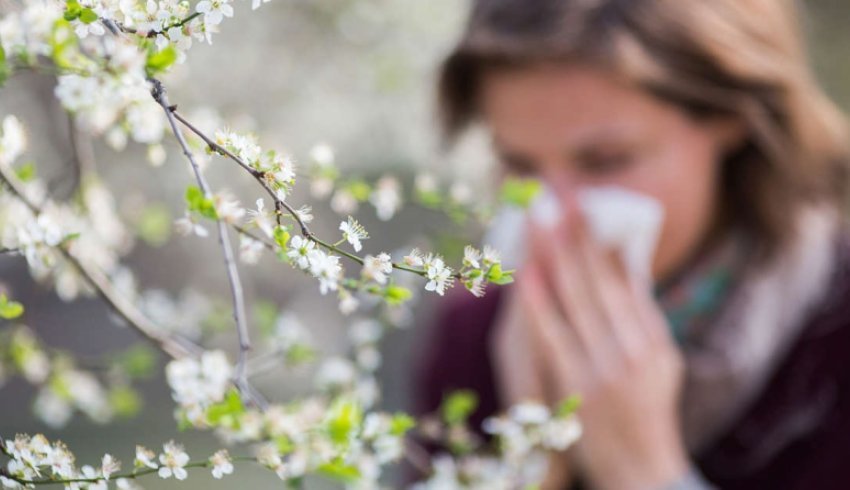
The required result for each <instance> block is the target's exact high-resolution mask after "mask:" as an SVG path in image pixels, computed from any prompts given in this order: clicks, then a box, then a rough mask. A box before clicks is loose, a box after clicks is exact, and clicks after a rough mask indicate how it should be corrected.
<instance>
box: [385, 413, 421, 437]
mask: <svg viewBox="0 0 850 490" xmlns="http://www.w3.org/2000/svg"><path fill="white" fill-rule="evenodd" d="M414 427H416V420H415V419H414V418H413V417H411V416H410V415H407V414H406V413H397V414H395V415H393V418H392V419H390V434H392V435H394V436H402V435H404V434H405V433H406V432H407V431H409V430H410V429H412V428H414Z"/></svg>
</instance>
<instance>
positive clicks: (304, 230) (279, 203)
mask: <svg viewBox="0 0 850 490" xmlns="http://www.w3.org/2000/svg"><path fill="white" fill-rule="evenodd" d="M171 107H172V113H173V114H174V117H175V118H177V120H178V121H180V122H181V123H182V124H183V125H184V126H186V128H188V129H189V130H190V131H191V132H193V133H195V135H197V136H198V137H199V138H201V139H202V140H203V141H204V143H206V144H207V146H208V147H209V148H210V149H211V150H213V151H214V152H216V153H219V154H220V155H223V156H226V157H228V158H230V159H231V160H233V161H234V162H236V163H237V164H238V165H239V166H240V167H242V168H243V169H244V170H245V171H246V172H248V173H249V174H251V176H252V177H254V179H255V180H256V181H257V182H258V183H259V184H260V185H261V186H262V187H263V189H265V190H266V192H267V193H268V194H269V196H270V197H271V198H272V200H273V201H274V203H275V208H276V209H279V208H281V207H282V208H284V209H285V210H286V212H287V213H288V214H289V215H290V216H291V217H292V218H293V219H294V220H295V222H296V223H298V226H299V228H301V235H302V236H303V237H304V238H306V239H308V240H311V241H313V242H315V243H316V244H317V245H319V246H321V247H323V248H325V249H327V250H329V251H333V252H336V253H338V254H340V255H343V256H345V257H347V258H349V259H351V260H353V261H355V262H357V263H358V264H360V265H363V264H364V263H365V260H364V259H363V258H362V257H358V256H357V255H355V254H352V253H350V252H346V251H345V250H342V249H341V248H339V247H337V246H336V245H333V244H330V243H327V242H325V241H324V240H321V239H320V238H319V237H317V236H316V235H315V234H314V233H313V232H312V231H310V228H309V227H308V226H307V224H306V223H305V222H304V220H302V219H301V216H299V214H298V212H297V211H295V209H294V208H293V207H292V206H291V205H290V204H289V203H287V202H286V201H284V200H282V199H280V198H278V196H277V194H276V193H275V192H274V189H272V188H271V186H269V184H268V182H266V179H265V175H264V174H263V172H260V171H259V170H257V169H255V168H253V167H251V166H250V165H248V164H247V163H246V162H245V161H244V160H242V159H241V158H239V157H238V156H237V155H235V154H233V152H231V151H230V150H228V149H227V148H224V147H223V146H221V145H219V144H218V143H216V142H215V141H213V140H212V138H210V137H209V136H207V135H206V134H204V132H203V131H201V130H200V129H198V128H197V127H196V126H195V125H194V124H192V123H191V122H189V121H188V120H187V119H186V118H185V117H183V116H182V115H181V114H180V113H179V112H177V106H171ZM391 265H392V267H393V268H394V269H398V270H401V271H405V272H411V273H413V274H417V275H419V276H422V277H426V276H427V273H426V272H425V271H423V270H420V269H414V268H411V267H407V266H405V265H402V264H399V263H396V262H393V263H391ZM454 277H455V279H457V278H459V277H460V274H459V273H456V274H454Z"/></svg>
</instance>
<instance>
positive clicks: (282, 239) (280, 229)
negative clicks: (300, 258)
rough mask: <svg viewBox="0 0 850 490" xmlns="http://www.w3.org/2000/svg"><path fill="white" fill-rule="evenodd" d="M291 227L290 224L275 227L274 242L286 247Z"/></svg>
mask: <svg viewBox="0 0 850 490" xmlns="http://www.w3.org/2000/svg"><path fill="white" fill-rule="evenodd" d="M289 237H290V234H289V227H288V226H275V228H274V242H275V243H277V245H278V246H279V247H280V248H282V249H284V250H285V249H286V244H287V243H289Z"/></svg>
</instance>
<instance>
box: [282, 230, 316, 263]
mask: <svg viewBox="0 0 850 490" xmlns="http://www.w3.org/2000/svg"><path fill="white" fill-rule="evenodd" d="M315 248H316V244H315V243H314V242H313V241H312V240H309V239H307V238H304V237H302V236H294V237H292V238H290V239H289V250H288V251H287V252H286V255H287V257H289V259H290V260H292V261H293V262H294V263H295V265H296V266H298V268H299V269H307V268H308V267H310V260H309V255H310V252H312V251H313V250H314V249H315Z"/></svg>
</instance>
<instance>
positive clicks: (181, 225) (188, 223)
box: [174, 213, 209, 238]
mask: <svg viewBox="0 0 850 490" xmlns="http://www.w3.org/2000/svg"><path fill="white" fill-rule="evenodd" d="M174 229H175V230H176V231H177V233H179V234H181V235H183V236H189V235H197V236H199V237H202V238H204V237H207V236H209V232H208V231H207V229H206V228H204V227H203V226H201V225H200V224H198V223H197V222H195V218H194V216H192V215H190V214H189V213H186V215H185V216H183V217H182V218H180V219H178V220H175V221H174Z"/></svg>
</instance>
